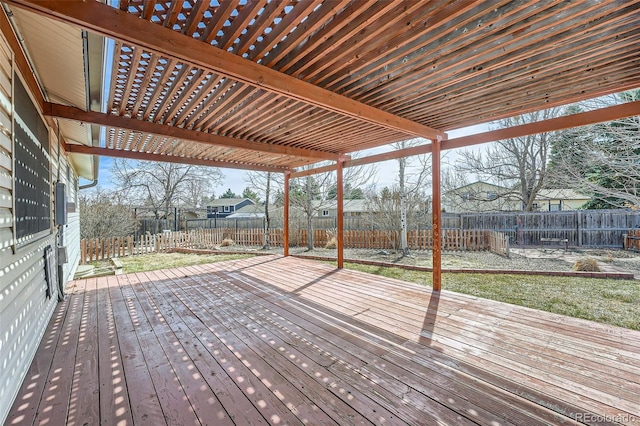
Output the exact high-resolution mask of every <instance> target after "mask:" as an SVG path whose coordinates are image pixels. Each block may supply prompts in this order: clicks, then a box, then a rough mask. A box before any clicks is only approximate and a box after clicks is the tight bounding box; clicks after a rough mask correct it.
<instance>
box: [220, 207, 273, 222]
mask: <svg viewBox="0 0 640 426" xmlns="http://www.w3.org/2000/svg"><path fill="white" fill-rule="evenodd" d="M269 212H270V213H271V211H269ZM263 217H264V205H262V204H247V205H246V206H244V207H241V208H239V209H238V210H236V211H235V213H232V214H230V215H229V216H227V218H228V219H244V218H263Z"/></svg>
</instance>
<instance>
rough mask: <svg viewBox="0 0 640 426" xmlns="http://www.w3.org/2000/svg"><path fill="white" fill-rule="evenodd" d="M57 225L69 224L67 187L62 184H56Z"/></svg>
mask: <svg viewBox="0 0 640 426" xmlns="http://www.w3.org/2000/svg"><path fill="white" fill-rule="evenodd" d="M55 202H56V204H55V209H56V225H66V224H67V187H66V185H65V184H64V183H62V182H57V183H56V192H55Z"/></svg>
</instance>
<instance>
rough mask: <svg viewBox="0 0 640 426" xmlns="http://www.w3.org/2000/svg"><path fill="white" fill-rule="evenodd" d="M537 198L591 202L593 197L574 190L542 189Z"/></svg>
mask: <svg viewBox="0 0 640 426" xmlns="http://www.w3.org/2000/svg"><path fill="white" fill-rule="evenodd" d="M537 198H546V199H550V200H589V199H590V198H591V197H590V196H588V195H584V194H581V193H579V192H577V191H575V190H573V189H568V188H560V189H541V190H540V192H538V197H537Z"/></svg>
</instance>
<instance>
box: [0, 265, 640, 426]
mask: <svg viewBox="0 0 640 426" xmlns="http://www.w3.org/2000/svg"><path fill="white" fill-rule="evenodd" d="M72 288H73V291H71V292H70V294H69V297H68V299H67V300H66V301H65V302H63V303H61V304H60V305H59V306H58V307H57V309H56V312H55V313H54V317H53V318H52V320H51V322H50V324H49V326H48V329H47V332H46V334H45V338H44V339H43V341H42V342H41V344H40V346H39V349H38V353H37V354H36V357H35V359H34V362H33V364H32V366H31V368H30V370H29V374H28V376H27V380H25V382H24V385H23V389H21V390H20V393H19V395H18V397H17V398H16V401H15V404H14V406H13V409H12V411H11V413H10V417H9V418H8V420H7V424H33V423H41V424H45V423H47V424H65V423H66V424H84V423H86V424H97V422H98V421H99V422H100V423H101V424H121V425H129V424H149V425H156V424H167V425H168V424H184V425H188V424H193V425H200V424H216V425H217V424H239V425H245V424H255V425H260V424H303V423H306V424H403V425H406V424H412V425H413V424H416V425H422V424H424V425H430V424H466V423H469V424H482V425H492V424H503V425H508V424H515V425H520V424H527V425H535V424H565V425H571V424H576V420H580V421H582V422H584V423H586V424H634V422H635V421H637V420H638V419H640V407H639V405H638V404H637V395H638V394H640V355H639V353H640V351H639V349H640V333H639V332H636V331H633V330H625V329H620V328H618V327H613V326H608V325H605V324H596V323H593V322H590V321H584V320H579V319H575V318H568V317H563V316H561V315H556V314H549V313H546V312H540V311H536V310H532V309H527V308H522V307H519V306H513V305H507V304H504V303H500V302H495V301H489V300H485V299H480V298H476V297H473V296H467V295H461V294H456V293H451V292H447V291H442V292H441V293H439V294H438V293H432V292H431V291H430V290H429V289H428V288H425V287H423V286H419V285H415V284H410V283H404V282H401V281H397V280H393V279H390V278H384V277H378V276H371V275H367V274H364V273H360V272H356V271H348V270H339V271H338V270H335V269H334V268H333V267H332V266H331V265H327V264H323V263H318V262H313V261H310V260H305V259H295V258H282V257H279V256H265V257H255V258H249V259H241V260H234V261H227V262H221V263H216V264H209V265H198V266H189V267H183V268H176V269H168V270H162V271H154V272H146V273H138V274H129V275H119V276H113V277H108V278H99V279H95V278H94V279H85V280H80V281H77V282H74V283H73V286H72Z"/></svg>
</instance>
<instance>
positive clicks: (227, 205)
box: [207, 198, 256, 219]
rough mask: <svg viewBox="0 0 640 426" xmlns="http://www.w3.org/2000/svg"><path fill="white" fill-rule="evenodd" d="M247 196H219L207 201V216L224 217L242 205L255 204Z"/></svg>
mask: <svg viewBox="0 0 640 426" xmlns="http://www.w3.org/2000/svg"><path fill="white" fill-rule="evenodd" d="M255 204H256V203H255V201H253V200H251V199H249V198H219V199H217V200H213V201H209V202H208V203H207V218H210V219H211V218H218V219H220V218H225V217H227V216H229V215H231V214H233V213H235V212H236V211H238V210H240V209H241V208H243V207H244V206H255Z"/></svg>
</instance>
